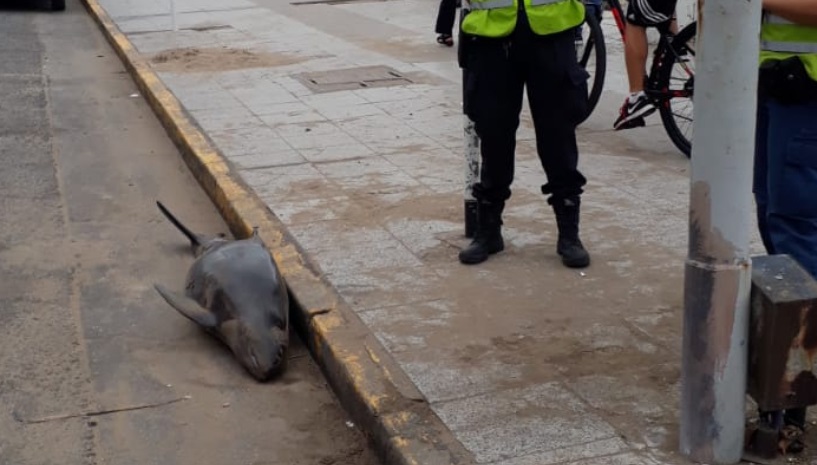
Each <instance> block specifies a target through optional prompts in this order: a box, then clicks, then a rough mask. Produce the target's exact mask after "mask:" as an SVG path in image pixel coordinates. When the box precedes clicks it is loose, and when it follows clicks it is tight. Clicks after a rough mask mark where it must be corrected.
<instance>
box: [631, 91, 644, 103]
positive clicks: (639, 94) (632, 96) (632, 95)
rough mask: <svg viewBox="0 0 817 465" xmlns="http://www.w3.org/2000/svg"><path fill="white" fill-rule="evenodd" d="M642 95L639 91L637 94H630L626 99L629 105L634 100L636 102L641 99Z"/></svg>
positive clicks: (642, 92)
mask: <svg viewBox="0 0 817 465" xmlns="http://www.w3.org/2000/svg"><path fill="white" fill-rule="evenodd" d="M642 95H644V91H643V90H640V91H638V92H633V93H632V94H630V97H628V100H629V101H630V103H633V102H635V101H636V100H638V98H639V97H641V96H642Z"/></svg>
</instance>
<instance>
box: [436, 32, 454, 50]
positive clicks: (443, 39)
mask: <svg viewBox="0 0 817 465" xmlns="http://www.w3.org/2000/svg"><path fill="white" fill-rule="evenodd" d="M437 43H438V44H440V45H445V46H446V47H453V46H454V38H453V37H452V36H451V34H440V35H438V36H437Z"/></svg>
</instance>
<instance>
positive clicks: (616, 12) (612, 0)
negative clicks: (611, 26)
mask: <svg viewBox="0 0 817 465" xmlns="http://www.w3.org/2000/svg"><path fill="white" fill-rule="evenodd" d="M604 3H606V4H607V5H609V6H610V11H611V12H612V13H613V19H615V21H616V27H617V28H618V32H619V34H621V41H622V42H627V34H626V30H627V28H626V26H625V22H624V8H622V7H621V2H620V1H619V0H603V1H602V4H604Z"/></svg>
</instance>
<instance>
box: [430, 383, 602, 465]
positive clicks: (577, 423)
mask: <svg viewBox="0 0 817 465" xmlns="http://www.w3.org/2000/svg"><path fill="white" fill-rule="evenodd" d="M434 408H435V411H436V412H437V414H438V415H439V416H440V418H442V420H443V421H444V422H445V423H446V425H448V426H449V427H451V428H452V429H453V431H454V433H455V435H456V436H457V438H458V439H459V440H460V441H461V442H462V443H463V444H464V445H465V446H466V447H467V448H468V449H469V450H471V451H473V452H474V454H475V456H476V458H477V461H479V462H491V461H498V460H505V459H509V458H513V457H518V456H520V455H525V454H531V453H535V452H544V451H548V450H553V449H559V448H565V447H570V446H577V445H582V444H587V443H590V442H594V441H599V440H602V439H609V438H612V437H614V436H615V435H616V432H615V430H614V429H613V428H612V426H610V425H609V424H607V423H606V422H605V421H604V420H603V419H602V418H600V417H598V416H596V415H595V414H593V413H592V412H590V411H588V409H587V407H586V406H585V405H584V404H583V403H582V402H581V401H580V400H579V399H578V398H577V397H575V396H574V395H573V394H571V393H570V392H569V391H567V390H566V389H565V388H564V387H562V386H561V385H560V384H559V383H546V384H542V385H534V386H531V387H526V388H521V389H512V390H506V391H496V392H491V393H487V394H483V395H480V396H476V397H469V398H466V399H459V400H455V401H451V402H445V403H440V404H436V405H435V406H434ZM543 418H547V421H542V420H543Z"/></svg>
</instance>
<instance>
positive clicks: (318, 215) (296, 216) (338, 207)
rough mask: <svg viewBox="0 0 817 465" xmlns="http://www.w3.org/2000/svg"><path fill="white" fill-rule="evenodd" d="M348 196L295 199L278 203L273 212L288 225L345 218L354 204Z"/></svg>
mask: <svg viewBox="0 0 817 465" xmlns="http://www.w3.org/2000/svg"><path fill="white" fill-rule="evenodd" d="M352 203H353V202H352V200H351V199H350V198H349V197H347V196H332V197H326V198H318V199H295V200H290V201H278V202H276V203H275V205H273V206H272V207H273V210H274V211H275V214H276V215H277V216H278V218H280V219H281V221H283V222H284V223H285V224H287V225H299V224H303V223H313V222H315V221H329V220H337V219H341V218H343V215H344V212H345V211H346V210H347V209H348V206H349V205H350V204H352Z"/></svg>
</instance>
